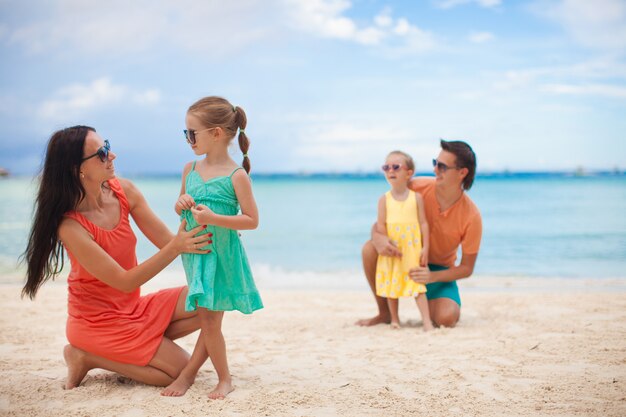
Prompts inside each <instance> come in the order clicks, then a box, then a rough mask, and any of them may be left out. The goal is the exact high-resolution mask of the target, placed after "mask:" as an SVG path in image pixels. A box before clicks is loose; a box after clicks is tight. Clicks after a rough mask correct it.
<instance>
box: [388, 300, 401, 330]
mask: <svg viewBox="0 0 626 417" xmlns="http://www.w3.org/2000/svg"><path fill="white" fill-rule="evenodd" d="M387 305H388V306H389V313H390V314H391V328H392V329H399V328H400V316H399V314H398V299H397V298H387Z"/></svg>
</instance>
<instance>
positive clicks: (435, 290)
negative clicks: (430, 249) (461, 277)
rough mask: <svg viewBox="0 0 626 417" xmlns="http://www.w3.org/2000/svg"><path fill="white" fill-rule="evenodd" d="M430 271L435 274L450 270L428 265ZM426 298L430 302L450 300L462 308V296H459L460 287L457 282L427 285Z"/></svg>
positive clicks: (444, 267)
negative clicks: (443, 299)
mask: <svg viewBox="0 0 626 417" xmlns="http://www.w3.org/2000/svg"><path fill="white" fill-rule="evenodd" d="M428 269H430V270H431V271H433V272H435V271H444V270H446V269H448V267H447V266H441V265H435V264H428ZM426 298H427V299H429V300H434V299H435V298H449V299H451V300H452V301H454V302H455V303H457V304H458V305H459V307H461V296H460V295H459V287H458V286H457V285H456V281H450V282H433V283H431V284H426Z"/></svg>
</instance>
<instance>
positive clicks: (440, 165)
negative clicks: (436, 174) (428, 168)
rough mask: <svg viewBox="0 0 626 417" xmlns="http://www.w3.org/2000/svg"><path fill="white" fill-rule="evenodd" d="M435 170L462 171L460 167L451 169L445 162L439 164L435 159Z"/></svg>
mask: <svg viewBox="0 0 626 417" xmlns="http://www.w3.org/2000/svg"><path fill="white" fill-rule="evenodd" d="M433 168H437V170H438V171H441V172H446V171H447V170H449V169H460V168H459V167H450V166H448V165H446V164H444V163H443V162H439V161H437V160H436V159H433Z"/></svg>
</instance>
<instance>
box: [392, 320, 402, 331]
mask: <svg viewBox="0 0 626 417" xmlns="http://www.w3.org/2000/svg"><path fill="white" fill-rule="evenodd" d="M399 328H400V322H397V321H392V322H391V329H392V330H398V329H399Z"/></svg>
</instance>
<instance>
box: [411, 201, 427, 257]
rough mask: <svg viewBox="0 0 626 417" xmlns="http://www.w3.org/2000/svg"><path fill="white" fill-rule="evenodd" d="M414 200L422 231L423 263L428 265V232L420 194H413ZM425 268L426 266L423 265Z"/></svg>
mask: <svg viewBox="0 0 626 417" xmlns="http://www.w3.org/2000/svg"><path fill="white" fill-rule="evenodd" d="M415 200H416V202H417V216H418V219H419V222H420V229H421V231H422V253H423V254H424V256H423V257H422V258H424V260H425V261H426V262H425V263H428V250H429V247H430V230H429V229H428V221H427V220H426V210H425V209H424V199H423V198H422V195H421V194H420V193H415ZM424 266H426V265H424Z"/></svg>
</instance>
